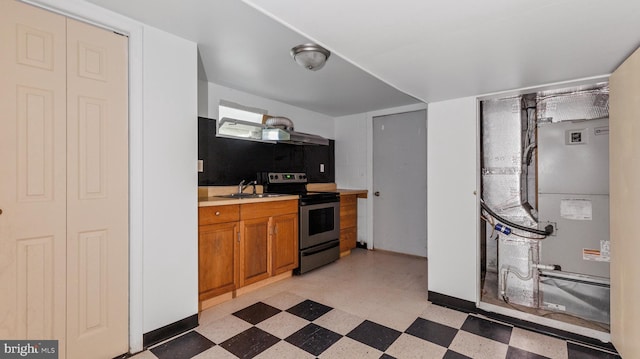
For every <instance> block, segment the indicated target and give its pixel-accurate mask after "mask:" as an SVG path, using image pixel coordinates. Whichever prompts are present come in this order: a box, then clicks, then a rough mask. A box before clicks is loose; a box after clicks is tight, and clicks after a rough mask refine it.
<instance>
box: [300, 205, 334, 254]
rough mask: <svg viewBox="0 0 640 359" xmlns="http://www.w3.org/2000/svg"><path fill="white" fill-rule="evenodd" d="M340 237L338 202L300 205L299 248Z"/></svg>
mask: <svg viewBox="0 0 640 359" xmlns="http://www.w3.org/2000/svg"><path fill="white" fill-rule="evenodd" d="M339 238H340V202H329V203H320V204H310V205H302V206H300V249H305V248H309V247H313V246H316V245H318V244H322V243H325V242H328V241H331V240H335V239H339Z"/></svg>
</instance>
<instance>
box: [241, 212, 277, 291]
mask: <svg viewBox="0 0 640 359" xmlns="http://www.w3.org/2000/svg"><path fill="white" fill-rule="evenodd" d="M269 224H270V220H269V217H266V218H256V219H247V220H243V221H241V222H240V232H241V236H240V286H245V285H248V284H251V283H255V282H258V281H260V280H263V279H266V278H269V276H270V275H271V270H270V269H271V267H270V264H271V263H270V260H269V257H270V256H271V251H270V249H269Z"/></svg>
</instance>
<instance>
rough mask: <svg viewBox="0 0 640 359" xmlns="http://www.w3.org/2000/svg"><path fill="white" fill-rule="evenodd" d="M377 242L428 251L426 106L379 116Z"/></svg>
mask: <svg viewBox="0 0 640 359" xmlns="http://www.w3.org/2000/svg"><path fill="white" fill-rule="evenodd" d="M373 192H374V193H373V206H374V207H373V247H374V248H376V249H382V250H388V251H392V252H398V253H405V254H411V255H416V256H421V257H426V256H427V121H426V111H425V110H420V111H414V112H406V113H400V114H394V115H387V116H379V117H374V118H373Z"/></svg>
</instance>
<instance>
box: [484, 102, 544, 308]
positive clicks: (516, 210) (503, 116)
mask: <svg viewBox="0 0 640 359" xmlns="http://www.w3.org/2000/svg"><path fill="white" fill-rule="evenodd" d="M534 100H535V96H526V97H523V96H517V97H511V98H505V99H496V100H486V101H483V102H482V154H483V157H482V198H483V201H484V202H485V204H486V205H487V206H488V207H489V208H491V209H492V210H493V211H494V212H495V213H496V214H497V215H499V216H501V217H503V218H504V219H506V220H509V221H511V222H514V223H517V224H521V225H523V226H526V227H530V228H535V229H537V220H536V218H535V217H534V215H535V213H532V211H531V207H530V206H529V205H528V200H527V197H528V192H529V191H528V189H527V184H528V165H527V155H528V153H526V152H525V151H531V150H532V148H533V147H532V144H535V127H536V126H535V113H534V109H535V101H534ZM496 222H497V220H496ZM515 234H520V235H525V236H527V235H528V236H531V235H530V234H527V233H526V232H522V231H519V230H515V229H513V232H512V234H511V235H505V234H502V233H501V234H500V235H499V237H498V285H499V287H500V291H501V292H502V294H503V295H504V296H505V297H506V298H508V300H509V301H510V302H511V303H514V304H520V305H525V306H529V307H536V306H537V305H538V285H537V283H538V273H537V270H535V271H533V270H532V271H531V272H530V262H531V261H532V260H533V261H535V263H537V260H538V255H539V254H538V253H539V248H538V243H537V241H536V240H531V239H526V238H521V237H517V236H515ZM488 260H489V261H491V258H488ZM514 273H517V274H518V275H519V276H520V277H525V279H524V280H523V279H521V278H518V276H517V275H516V274H514ZM529 276H530V278H528V277H529Z"/></svg>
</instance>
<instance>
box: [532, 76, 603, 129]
mask: <svg viewBox="0 0 640 359" xmlns="http://www.w3.org/2000/svg"><path fill="white" fill-rule="evenodd" d="M537 116H538V121H539V122H540V123H544V122H562V121H576V120H593V119H598V118H605V117H609V87H608V86H604V85H600V86H597V87H590V88H589V87H584V88H578V89H576V90H574V91H572V92H569V93H567V92H566V91H564V92H562V91H543V92H539V93H538V98H537Z"/></svg>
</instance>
